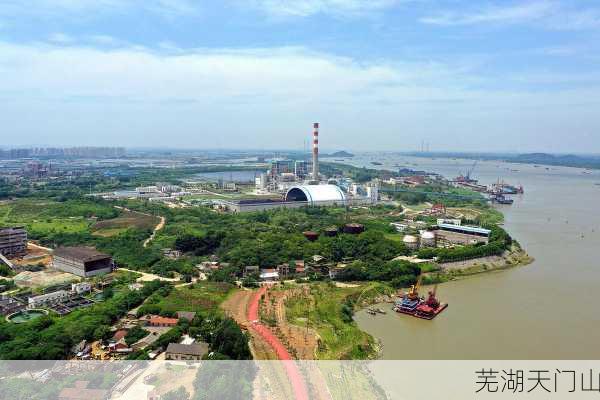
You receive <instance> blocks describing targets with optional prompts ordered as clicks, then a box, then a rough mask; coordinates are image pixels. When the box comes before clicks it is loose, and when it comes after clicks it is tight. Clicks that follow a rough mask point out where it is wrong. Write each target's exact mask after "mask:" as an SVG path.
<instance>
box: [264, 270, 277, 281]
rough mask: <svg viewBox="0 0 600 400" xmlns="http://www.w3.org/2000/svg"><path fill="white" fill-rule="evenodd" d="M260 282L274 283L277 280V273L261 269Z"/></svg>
mask: <svg viewBox="0 0 600 400" xmlns="http://www.w3.org/2000/svg"><path fill="white" fill-rule="evenodd" d="M260 280H261V281H263V282H275V281H278V280H279V272H277V270H276V269H261V270H260Z"/></svg>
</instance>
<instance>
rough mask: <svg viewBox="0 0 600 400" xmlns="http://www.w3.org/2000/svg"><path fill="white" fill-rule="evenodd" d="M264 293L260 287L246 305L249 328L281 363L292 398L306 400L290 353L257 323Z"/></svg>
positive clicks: (301, 382)
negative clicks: (292, 391) (267, 344)
mask: <svg viewBox="0 0 600 400" xmlns="http://www.w3.org/2000/svg"><path fill="white" fill-rule="evenodd" d="M266 291H267V288H266V287H264V286H263V287H261V288H260V289H259V290H258V291H257V292H256V293H255V294H254V296H253V297H252V299H251V300H250V304H249V305H248V321H250V323H251V325H250V326H251V328H252V329H254V330H255V331H256V332H257V333H258V334H259V335H260V336H262V337H263V339H264V340H265V341H266V342H267V343H269V345H270V346H271V347H272V348H273V349H274V350H275V353H276V354H277V358H278V359H280V360H282V361H283V364H284V366H285V371H286V373H287V375H288V378H289V379H290V382H291V383H292V388H293V390H294V397H295V398H296V399H297V400H308V392H307V391H306V386H305V385H304V379H302V375H301V374H300V371H299V370H298V366H297V365H296V363H295V362H294V361H292V357H291V356H290V353H288V351H287V349H286V348H285V346H284V345H283V344H282V343H281V342H280V341H279V339H278V338H277V337H276V336H275V335H273V332H271V330H270V329H269V328H267V327H266V326H264V325H263V324H262V323H261V322H259V318H258V306H259V302H260V298H261V296H262V295H263V294H264V293H265V292H266Z"/></svg>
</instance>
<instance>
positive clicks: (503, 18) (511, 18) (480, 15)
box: [420, 1, 556, 25]
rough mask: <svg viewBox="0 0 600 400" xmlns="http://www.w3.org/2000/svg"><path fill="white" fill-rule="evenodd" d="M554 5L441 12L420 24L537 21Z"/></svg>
mask: <svg viewBox="0 0 600 400" xmlns="http://www.w3.org/2000/svg"><path fill="white" fill-rule="evenodd" d="M555 8H556V6H555V4H554V3H550V2H546V1H541V2H532V3H525V4H515V5H510V6H492V7H486V8H480V9H477V10H474V11H472V12H466V13H463V12H452V11H449V12H443V13H440V14H437V15H433V16H429V17H423V18H421V19H420V21H421V22H423V23H425V24H431V25H473V24H480V23H494V22H509V23H516V22H524V21H531V20H539V19H541V18H544V17H547V16H548V15H550V14H551V13H553V12H554V10H555Z"/></svg>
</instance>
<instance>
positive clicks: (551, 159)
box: [405, 152, 600, 169]
mask: <svg viewBox="0 0 600 400" xmlns="http://www.w3.org/2000/svg"><path fill="white" fill-rule="evenodd" d="M405 154H407V155H410V156H414V157H443V158H466V159H472V160H500V161H506V162H511V163H522V164H538V165H552V166H562V167H576V168H590V169H600V155H593V154H588V155H585V154H580V155H575V154H548V153H524V154H503V153H478V154H475V153H460V152H452V153H419V152H411V153H405Z"/></svg>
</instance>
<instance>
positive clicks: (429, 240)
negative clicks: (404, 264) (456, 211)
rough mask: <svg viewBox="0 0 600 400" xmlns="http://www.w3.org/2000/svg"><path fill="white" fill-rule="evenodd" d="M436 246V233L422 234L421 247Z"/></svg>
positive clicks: (425, 232) (427, 232)
mask: <svg viewBox="0 0 600 400" xmlns="http://www.w3.org/2000/svg"><path fill="white" fill-rule="evenodd" d="M436 244H437V243H436V236H435V232H431V231H424V232H423V233H421V246H425V247H435V246H436Z"/></svg>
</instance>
